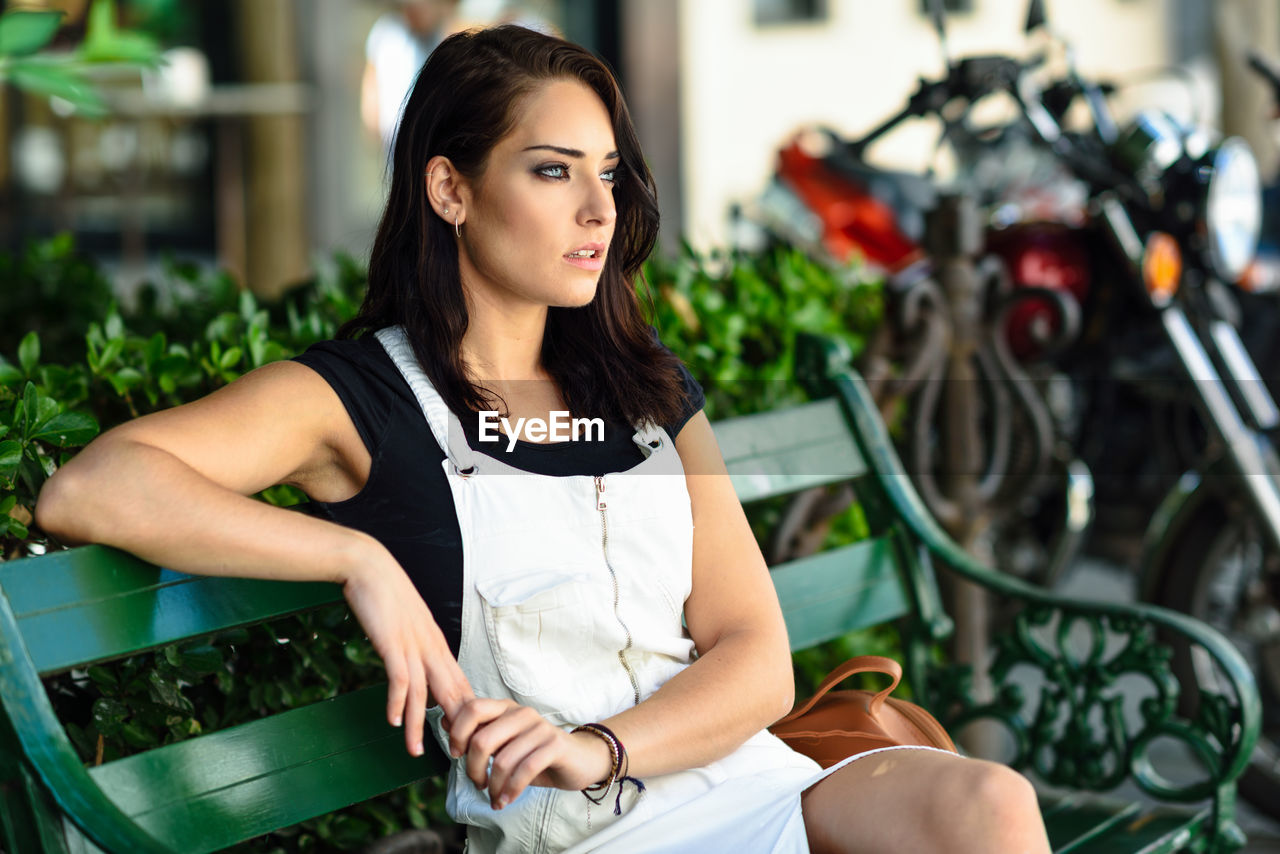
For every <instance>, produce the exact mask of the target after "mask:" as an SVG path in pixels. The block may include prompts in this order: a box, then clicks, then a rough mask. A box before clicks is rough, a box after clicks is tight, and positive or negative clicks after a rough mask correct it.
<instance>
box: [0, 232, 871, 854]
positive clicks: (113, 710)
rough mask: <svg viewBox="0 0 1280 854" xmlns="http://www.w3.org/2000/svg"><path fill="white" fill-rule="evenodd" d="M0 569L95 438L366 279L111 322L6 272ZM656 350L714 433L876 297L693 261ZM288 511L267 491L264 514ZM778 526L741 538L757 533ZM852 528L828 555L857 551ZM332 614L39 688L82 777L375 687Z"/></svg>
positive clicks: (812, 273) (216, 383)
mask: <svg viewBox="0 0 1280 854" xmlns="http://www.w3.org/2000/svg"><path fill="white" fill-rule="evenodd" d="M0 276H4V280H5V282H6V287H5V290H4V294H3V296H0V556H2V557H3V559H12V558H15V557H20V556H22V555H25V554H28V553H32V552H39V551H43V550H45V549H49V548H56V547H57V544H56V543H51V542H49V541H48V540H47V538H46V537H45V536H44V535H43V534H42V532H40V531H39V530H37V529H36V528H35V527H34V526H33V525H32V523H31V509H32V507H33V506H34V502H35V498H36V496H37V495H38V493H39V489H40V486H41V485H42V484H43V482H44V481H45V479H46V478H47V477H48V476H49V474H51V473H52V472H53V471H54V470H55V469H56V468H57V466H59V465H61V464H62V463H63V462H65V461H66V460H67V459H68V458H69V457H70V456H71V455H72V454H74V453H75V452H76V450H77V449H78V448H80V447H82V446H83V445H84V444H86V443H87V442H89V441H90V440H91V439H92V438H93V437H94V436H96V435H97V434H98V433H99V431H100V430H104V429H108V428H110V427H112V426H114V425H115V424H119V423H121V422H123V421H125V420H128V419H130V418H133V417H137V416H139V415H143V414H146V413H148V412H154V411H156V410H158V409H163V408H166V407H170V406H174V405H177V404H180V403H183V402H185V401H189V400H194V399H196V398H198V397H201V396H203V395H205V394H208V393H209V392H210V391H212V390H214V389H216V388H218V387H220V386H222V385H224V384H226V383H228V382H231V381H233V380H234V379H236V378H237V377H239V376H240V375H241V374H243V373H245V372H246V371H249V370H251V369H253V368H255V367H258V366H260V365H263V364H266V363H267V362H271V361H275V360H277V359H283V358H288V357H290V356H292V355H294V354H296V353H298V352H300V351H301V350H303V349H305V348H306V347H307V346H308V345H310V344H311V343H314V342H316V341H319V340H323V339H325V338H329V337H331V336H332V335H333V333H334V331H335V330H336V328H337V326H338V325H339V324H340V323H341V322H342V321H344V320H346V319H348V318H349V317H351V316H353V315H354V313H355V311H356V309H357V307H358V305H359V300H360V297H361V295H362V290H363V286H364V270H363V269H362V268H361V266H360V265H359V264H357V263H356V262H355V261H353V260H352V259H351V258H349V257H346V256H343V255H337V256H334V257H333V258H332V259H330V261H329V263H327V264H326V265H325V266H324V269H323V271H322V272H321V273H320V274H319V275H317V276H316V277H315V278H314V279H313V280H312V281H309V282H305V283H302V284H300V286H299V287H297V288H296V289H294V290H292V291H291V292H290V293H289V294H288V295H287V296H286V297H285V298H284V299H283V300H282V301H281V302H279V303H277V304H272V305H263V304H260V303H259V302H258V301H257V300H255V298H254V297H253V296H252V295H251V294H250V293H249V292H248V291H245V290H241V289H240V288H239V287H238V286H237V284H236V283H235V282H234V281H233V280H231V279H230V278H229V277H227V276H225V275H222V274H207V273H201V272H199V271H198V270H196V269H195V268H194V267H191V266H190V265H183V264H179V263H170V264H168V265H167V267H166V272H165V274H164V276H163V277H162V278H161V280H160V281H158V282H155V283H151V284H149V285H146V286H144V287H143V288H142V289H141V291H140V292H139V293H138V294H137V295H136V300H135V302H136V304H135V305H134V306H133V307H132V308H131V309H129V310H122V309H121V308H120V307H119V306H118V305H117V304H116V302H115V301H114V300H113V298H112V291H111V287H110V284H109V282H108V280H107V278H106V276H105V275H104V273H103V271H102V270H101V268H100V267H99V266H98V265H97V264H95V263H94V262H92V261H91V260H89V259H86V258H84V257H82V256H80V255H78V254H77V253H76V251H75V248H74V246H73V244H72V242H71V240H70V239H69V238H67V237H65V236H60V237H56V238H53V239H51V240H48V241H44V242H40V243H36V244H33V245H31V246H29V247H27V248H26V249H25V250H24V251H23V252H22V253H19V254H16V255H12V256H6V255H0ZM645 280H646V281H647V283H648V287H647V288H645V289H642V292H643V293H645V294H647V295H649V296H650V297H651V299H650V300H649V301H650V308H651V310H652V314H653V317H654V322H655V323H656V325H657V326H658V328H659V330H660V333H661V335H662V338H663V341H664V342H665V343H666V344H667V345H668V346H669V347H671V349H673V350H674V351H675V352H676V353H677V354H678V355H680V356H681V357H682V358H684V359H685V361H686V362H687V363H688V365H689V367H690V369H691V371H692V372H693V374H694V376H696V377H698V378H699V379H700V380H701V381H703V383H704V385H705V387H706V390H707V411H708V415H709V416H710V417H712V418H723V417H726V416H729V415H733V414H738V413H742V412H749V411H753V410H759V409H762V408H768V407H773V406H777V405H779V404H782V403H784V402H788V401H799V400H801V399H802V395H801V394H800V392H799V390H798V389H797V388H796V387H795V385H794V383H793V382H791V381H790V378H791V376H792V374H793V367H794V335H795V332H797V331H799V330H808V331H816V332H826V333H832V334H839V335H842V336H844V337H845V338H846V340H848V342H849V343H850V345H851V346H852V347H853V348H854V350H855V352H856V351H858V350H859V349H860V348H861V346H862V344H863V342H864V339H865V336H866V334H867V333H868V332H869V331H870V330H871V329H872V328H874V326H875V325H876V324H877V323H878V322H879V318H880V313H881V309H880V289H879V287H878V286H877V285H876V283H874V282H867V281H863V280H862V279H860V278H859V277H858V276H857V274H856V271H853V270H843V271H832V270H828V269H826V268H824V267H822V266H819V265H818V264H816V263H814V262H812V261H810V260H809V259H807V258H805V257H804V256H803V255H801V254H800V253H798V252H795V251H792V250H782V249H779V250H774V251H771V252H768V253H764V254H755V255H749V254H742V253H730V254H716V255H712V256H710V257H706V258H702V257H699V256H697V255H695V254H694V253H692V252H691V251H689V250H688V249H687V248H686V249H685V250H684V251H683V252H682V253H681V255H680V256H679V257H678V258H677V259H675V260H660V259H657V258H655V260H653V261H651V262H650V263H649V264H648V265H647V266H646V269H645ZM259 497H260V498H262V499H263V500H267V501H271V502H273V503H277V504H284V505H287V504H292V503H294V502H296V501H298V500H301V499H302V498H303V496H302V495H301V494H300V493H298V492H297V491H296V490H291V489H288V488H285V487H276V488H273V489H270V490H267V491H265V492H264V493H262V494H261V495H260V496H259ZM778 509H779V508H778V507H776V506H775V507H772V508H765V509H764V510H763V511H762V512H761V513H760V514H757V516H756V517H755V518H754V519H753V523H754V524H755V526H756V527H757V528H758V529H760V528H763V527H766V526H767V525H768V524H769V523H770V522H771V519H772V517H773V516H775V515H776V513H777V511H778ZM860 519H861V517H860V516H859V515H858V513H857V510H856V508H855V509H854V510H853V511H851V512H850V513H849V514H847V515H846V517H844V518H842V519H840V520H838V521H837V523H836V525H835V526H834V528H833V534H832V536H833V537H836V538H840V539H845V540H848V539H854V538H857V537H858V536H860V535H861V534H860V530H861V527H862V525H861V522H860ZM893 643H894V638H893V637H892V636H891V634H886V633H884V632H874V633H870V634H865V633H864V634H860V635H858V636H857V637H854V638H847V639H843V640H841V641H838V642H836V643H834V644H832V645H829V646H828V647H827V648H825V649H823V650H818V651H810V652H808V653H805V654H802V655H799V656H797V657H796V665H797V678H798V680H799V682H800V684H801V686H802V687H801V690H803V688H804V687H805V686H811V685H812V684H814V683H815V682H816V680H817V679H818V678H820V676H821V675H822V674H823V673H825V672H826V670H828V669H829V668H830V667H831V666H832V664H833V660H839V659H840V658H843V657H846V656H847V655H849V654H853V652H882V651H886V650H887V649H889V648H891V647H892V645H893ZM385 678H386V676H385V671H384V670H383V667H382V663H381V661H380V660H379V659H378V656H377V655H376V653H374V651H373V650H372V648H371V646H370V645H369V643H368V640H367V638H366V637H365V636H364V634H363V632H362V631H361V628H360V626H359V624H358V623H357V622H356V621H355V620H354V619H353V618H352V617H350V615H349V614H348V612H347V609H346V607H345V606H341V605H339V606H334V607H330V608H326V609H322V610H320V611H317V612H313V613H310V614H306V615H302V616H295V617H289V618H285V619H282V620H278V621H276V622H274V623H271V624H269V625H265V626H260V627H254V628H251V629H247V630H246V629H241V630H237V631H233V632H224V633H221V634H220V635H217V636H211V637H203V638H197V639H195V640H192V641H189V642H187V643H184V644H180V645H172V646H169V647H165V648H163V649H161V650H157V651H154V652H152V653H149V654H145V655H139V656H133V657H131V658H127V659H122V660H120V661H115V662H110V663H108V664H104V665H101V666H95V667H91V668H88V669H87V670H86V671H72V672H71V673H69V674H64V675H61V676H58V677H53V678H50V679H47V680H45V684H46V687H47V689H48V691H49V695H50V698H51V700H52V701H53V703H54V705H55V708H56V709H57V711H58V713H59V716H60V718H61V719H62V720H63V721H64V722H66V724H67V730H68V733H69V734H70V737H71V739H72V742H73V743H74V745H75V747H76V749H77V751H78V752H79V754H80V756H81V758H82V760H83V761H85V762H86V763H88V764H94V763H98V762H102V761H107V760H111V759H113V758H116V757H121V756H126V755H129V754H131V753H133V752H136V751H138V750H140V749H146V748H150V747H152V746H156V745H160V744H168V743H172V742H175V741H179V740H182V739H183V738H187V737H190V736H191V735H195V734H198V733H202V732H211V731H214V730H217V729H221V728H224V727H227V726H231V725H233V724H236V723H240V722H244V721H247V720H252V719H256V718H258V717H261V716H263V715H266V714H270V713H273V712H276V711H279V710H281V709H286V708H291V707H294V706H300V705H305V704H308V703H312V702H316V701H317V700H321V699H325V698H328V697H332V696H336V695H338V694H341V693H345V692H347V691H350V690H353V689H355V688H357V687H360V686H362V685H367V684H372V683H375V682H380V681H384V680H385ZM443 820H444V811H443V797H442V787H441V781H439V780H429V781H425V782H423V783H421V784H417V785H414V786H410V787H407V788H406V789H402V790H399V791H397V792H393V793H390V794H388V795H386V796H383V797H381V798H377V799H375V800H373V801H370V802H367V803H364V804H360V805H357V806H354V807H351V808H348V809H345V810H341V811H338V812H335V813H332V814H330V815H327V816H323V817H321V818H318V819H314V820H312V821H308V822H304V823H302V824H300V825H298V826H296V827H294V828H290V829H288V830H285V831H280V832H277V833H275V834H270V835H268V836H267V837H263V838H261V839H258V840H253V841H251V842H248V843H245V844H244V845H241V846H237V848H236V849H235V850H237V851H243V852H254V854H259V852H284V851H318V850H354V849H358V848H359V847H361V846H362V845H364V844H367V843H368V841H369V840H370V839H372V838H374V837H376V836H380V835H385V834H389V833H392V832H395V831H396V830H398V829H401V828H402V827H404V826H406V823H407V824H409V825H412V826H418V827H421V826H425V825H427V824H435V823H437V822H441V821H443Z"/></svg>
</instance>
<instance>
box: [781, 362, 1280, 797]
mask: <svg viewBox="0 0 1280 854" xmlns="http://www.w3.org/2000/svg"><path fill="white" fill-rule="evenodd" d="M805 343H806V345H807V348H806V351H805V352H806V355H807V358H808V363H807V364H806V365H805V368H806V369H807V371H808V374H809V379H810V381H811V382H814V381H815V379H816V378H821V379H820V380H817V381H818V383H819V385H820V386H822V387H824V388H825V389H826V391H827V392H828V393H832V392H834V393H835V395H836V396H837V397H839V398H840V399H841V400H842V402H843V405H844V407H845V412H846V415H847V417H848V418H849V420H850V422H851V425H852V427H853V428H854V431H855V433H856V435H857V439H858V442H859V445H860V446H861V449H862V451H863V453H864V455H865V456H866V459H867V460H868V462H869V464H870V465H871V467H872V469H873V470H874V471H875V477H876V481H877V482H878V483H879V485H880V486H881V487H882V490H883V499H884V500H886V501H887V502H888V503H889V504H890V506H891V507H892V511H893V513H894V514H895V515H896V517H897V518H898V519H899V520H900V523H901V525H902V526H903V527H904V528H905V529H906V534H907V536H909V537H910V538H912V539H914V540H916V541H917V542H918V543H920V544H921V545H923V547H924V550H925V551H926V552H927V553H928V555H929V556H930V557H932V558H933V559H934V560H935V561H936V562H938V563H940V564H942V565H944V566H945V567H947V568H948V569H949V570H950V571H951V572H953V573H954V574H955V575H957V576H959V577H961V578H963V579H966V580H968V581H970V582H973V583H975V584H977V585H979V586H981V587H982V588H984V589H986V590H989V591H991V592H992V593H994V594H996V595H997V596H999V597H1001V598H1002V599H1006V600H1013V601H1015V602H1017V603H1019V604H1021V605H1022V607H1021V609H1020V611H1019V612H1018V613H1017V615H1016V616H1015V617H1014V620H1013V626H1012V629H1011V630H1009V631H1007V632H1004V633H1002V634H1001V636H1000V637H999V638H998V639H996V641H995V647H996V655H995V660H994V662H993V664H992V666H991V669H990V675H991V677H992V681H993V682H994V683H996V686H997V687H996V690H995V691H994V696H991V697H986V698H983V697H975V691H974V685H973V682H974V680H973V672H972V668H971V667H967V666H966V667H954V668H951V669H950V670H949V671H945V672H943V671H939V672H937V673H934V674H930V676H931V677H932V678H931V679H929V680H926V681H927V682H929V684H928V686H927V690H926V692H925V693H926V701H927V702H928V703H929V704H930V705H932V706H933V707H934V709H935V711H937V712H939V713H940V715H939V716H940V717H941V718H942V719H943V721H944V723H947V724H948V725H949V726H951V727H953V728H954V727H957V726H962V725H964V724H965V723H968V722H970V721H974V720H978V719H983V718H986V719H993V720H996V721H998V722H999V723H1000V724H1002V725H1003V726H1004V727H1006V728H1007V729H1008V731H1009V732H1010V733H1011V734H1012V736H1013V739H1014V741H1015V743H1016V751H1017V756H1016V757H1015V758H1014V759H1013V761H1011V762H1010V764H1012V765H1014V766H1015V767H1021V768H1028V767H1030V768H1034V769H1035V770H1036V772H1037V774H1038V775H1039V776H1041V777H1042V778H1043V779H1045V780H1046V781H1047V782H1050V783H1061V784H1069V785H1071V786H1072V787H1074V788H1086V789H1091V790H1105V789H1109V788H1112V787H1114V786H1116V785H1118V784H1120V783H1121V782H1123V781H1124V779H1126V778H1127V777H1132V778H1133V779H1134V781H1135V782H1136V783H1137V784H1138V785H1139V786H1140V787H1141V788H1142V789H1143V790H1144V791H1146V792H1148V793H1149V794H1151V795H1154V796H1156V797H1160V798H1164V799H1168V800H1175V801H1193V800H1202V799H1205V798H1215V799H1217V798H1220V797H1224V793H1226V792H1227V791H1228V790H1233V789H1234V786H1235V781H1236V780H1237V779H1238V778H1239V776H1240V775H1241V774H1242V773H1243V772H1244V770H1245V768H1246V766H1247V765H1248V762H1249V757H1250V754H1251V753H1252V751H1253V748H1254V744H1255V743H1256V741H1257V739H1258V734H1259V729H1260V726H1261V719H1262V704H1261V700H1260V699H1259V696H1258V690H1257V685H1256V683H1255V682H1254V679H1253V675H1252V672H1251V670H1250V668H1249V665H1248V664H1247V662H1246V661H1245V659H1244V657H1243V656H1242V655H1241V654H1240V652H1239V650H1237V649H1236V647H1235V646H1234V645H1233V644H1232V643H1231V642H1230V641H1229V640H1227V638H1225V637H1224V636H1223V635H1222V634H1221V633H1219V632H1218V631H1217V630H1215V629H1214V628H1212V627H1211V626H1209V625H1206V624H1205V623H1203V622H1201V621H1199V620H1196V619H1194V618H1192V617H1189V616H1187V615H1185V614H1180V613H1177V612H1174V611H1170V610H1168V609H1165V608H1160V607H1156V606H1153V605H1145V604H1121V603H1108V602H1095V601H1085V600H1076V599H1067V598H1064V597H1061V596H1057V595H1054V594H1052V593H1050V592H1049V591H1046V590H1044V589H1042V588H1039V587H1035V586H1033V585H1030V584H1027V583H1025V582H1023V581H1021V580H1019V579H1016V578H1012V577H1009V576H1008V575H1005V574H1003V573H999V572H996V571H994V570H993V569H991V568H990V567H987V566H986V565H984V564H982V563H981V562H979V561H978V560H976V559H975V558H974V557H973V556H971V555H970V554H969V553H968V552H966V551H965V550H964V549H963V548H961V547H960V546H959V544H957V543H956V542H955V541H954V540H952V539H951V537H950V536H949V535H948V534H947V533H946V532H945V531H944V530H943V529H942V528H941V526H940V525H939V524H938V523H937V521H935V520H934V518H933V516H932V515H931V514H930V513H929V511H928V510H927V508H926V507H925V505H924V502H923V500H922V499H921V498H920V496H919V495H918V494H917V493H916V491H915V489H914V487H913V486H912V484H911V480H910V478H909V477H908V475H907V474H906V472H905V471H904V470H903V468H902V464H901V462H900V461H899V459H898V456H897V454H896V452H895V451H894V449H893V445H892V443H891V442H890V440H889V436H888V432H887V431H886V429H885V426H884V423H883V422H882V421H881V419H880V416H879V413H878V410H877V408H876V406H875V403H874V401H873V399H872V397H871V395H870V392H869V391H868V390H867V388H866V385H865V384H864V383H863V381H862V378H861V377H859V376H858V375H857V374H856V373H855V372H854V371H853V370H852V369H850V368H849V367H848V362H847V356H846V354H844V353H842V352H840V348H839V345H838V344H835V343H832V342H830V341H829V340H824V339H817V340H816V346H815V341H814V340H810V341H808V342H805ZM1082 630H1083V631H1084V633H1085V634H1086V635H1087V636H1088V640H1087V643H1085V644H1084V645H1083V646H1084V649H1083V651H1079V649H1078V648H1079V647H1080V644H1078V643H1075V644H1073V643H1072V641H1073V640H1078V639H1079V634H1080V632H1081V631H1082ZM1169 641H1174V642H1180V643H1186V644H1189V645H1193V646H1195V647H1198V648H1200V649H1201V650H1203V651H1204V653H1205V654H1206V655H1207V656H1208V657H1209V659H1210V660H1212V662H1213V663H1214V664H1215V665H1216V668H1217V670H1218V672H1219V674H1220V675H1221V677H1222V678H1221V679H1220V685H1222V686H1223V687H1224V688H1229V690H1222V691H1210V690H1208V689H1207V688H1205V687H1203V686H1182V685H1180V683H1179V680H1178V678H1177V677H1176V675H1175V674H1174V672H1173V669H1172V667H1171V664H1170V658H1171V649H1170V647H1169V646H1168V645H1167V644H1168V642H1169ZM1027 667H1029V668H1031V669H1032V670H1033V671H1035V674H1036V676H1038V678H1039V679H1040V680H1043V687H1041V689H1040V693H1039V699H1038V701H1037V702H1029V700H1028V698H1026V697H1024V696H1023V692H1022V691H1021V689H1020V688H1019V687H1018V686H1016V685H1011V684H1008V683H1007V682H1005V679H1006V677H1007V676H1008V675H1009V674H1010V672H1011V671H1012V670H1013V669H1014V668H1027ZM1125 676H1137V677H1140V678H1141V679H1142V680H1143V681H1145V683H1147V685H1149V686H1150V692H1151V693H1150V695H1149V696H1147V697H1145V698H1144V699H1142V700H1141V702H1139V703H1138V704H1137V714H1136V715H1135V714H1133V713H1132V711H1131V712H1130V713H1129V714H1127V715H1126V713H1125V709H1124V694H1125V692H1124V690H1122V689H1123V687H1124V686H1123V685H1118V684H1117V683H1118V681H1119V680H1120V678H1121V677H1125ZM1002 683H1003V684H1002ZM1188 689H1189V690H1190V691H1192V692H1195V695H1196V696H1198V699H1199V702H1198V703H1197V704H1196V706H1197V708H1196V710H1195V712H1194V717H1187V716H1186V714H1185V712H1184V710H1183V708H1182V706H1181V705H1180V702H1179V700H1180V691H1182V690H1188ZM1029 706H1030V708H1028V707H1029ZM1166 739H1172V740H1174V741H1178V742H1181V743H1183V744H1185V745H1186V746H1187V747H1189V748H1190V749H1191V750H1192V751H1193V752H1194V754H1195V755H1196V756H1197V757H1198V758H1199V759H1200V760H1201V761H1202V762H1203V763H1204V765H1205V768H1206V777H1205V778H1204V779H1202V780H1198V781H1193V782H1190V783H1183V784H1179V783H1177V782H1174V781H1170V780H1168V779H1166V778H1165V777H1164V776H1163V775H1161V774H1160V773H1159V772H1158V771H1157V770H1156V768H1155V767H1154V766H1153V764H1152V762H1151V758H1150V748H1151V746H1152V744H1153V743H1154V742H1156V741H1157V740H1166ZM1228 797H1229V796H1228Z"/></svg>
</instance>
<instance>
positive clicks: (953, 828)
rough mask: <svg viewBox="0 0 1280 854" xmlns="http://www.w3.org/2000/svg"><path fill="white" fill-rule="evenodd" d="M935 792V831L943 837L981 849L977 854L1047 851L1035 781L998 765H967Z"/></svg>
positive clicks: (954, 770)
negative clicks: (1032, 782) (979, 853)
mask: <svg viewBox="0 0 1280 854" xmlns="http://www.w3.org/2000/svg"><path fill="white" fill-rule="evenodd" d="M950 771H951V773H948V774H945V775H941V776H940V778H939V780H938V784H937V785H936V786H933V787H931V789H932V799H933V802H932V803H931V804H930V808H929V810H928V814H929V816H930V825H931V828H932V829H933V830H934V832H935V833H937V834H939V835H940V836H942V837H950V838H951V839H952V840H955V839H957V838H960V839H967V840H970V841H973V842H977V843H979V848H975V849H974V850H987V851H1015V850H1016V851H1043V850H1047V843H1046V842H1045V840H1044V821H1043V819H1042V818H1041V816H1040V807H1039V803H1038V800H1037V798H1036V792H1035V788H1034V787H1033V786H1032V785H1031V781H1030V780H1028V779H1027V778H1026V777H1024V776H1023V775H1022V774H1019V773H1018V772H1017V771H1014V770H1013V769H1012V768H1009V767H1007V766H1005V765H1001V764H999V763H996V762H988V761H986V760H981V759H967V760H964V761H963V762H957V763H956V764H955V766H953V767H952V768H951V769H950Z"/></svg>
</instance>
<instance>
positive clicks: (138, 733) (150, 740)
mask: <svg viewBox="0 0 1280 854" xmlns="http://www.w3.org/2000/svg"><path fill="white" fill-rule="evenodd" d="M120 735H121V736H122V737H123V738H124V740H125V741H126V742H128V743H129V744H130V745H132V746H133V747H156V746H157V745H159V743H160V739H158V738H156V736H155V733H152V732H149V731H147V730H146V729H144V728H143V727H141V726H139V725H138V724H135V723H133V722H129V723H127V724H124V725H122V726H121V727H120Z"/></svg>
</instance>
